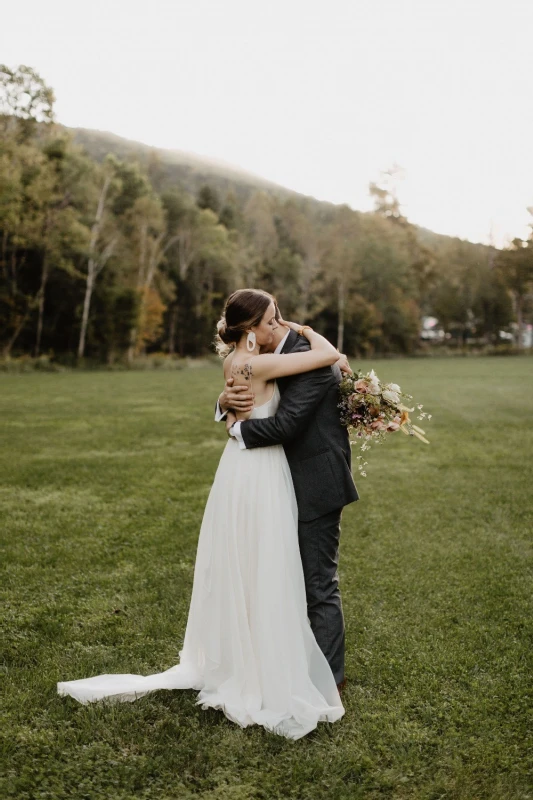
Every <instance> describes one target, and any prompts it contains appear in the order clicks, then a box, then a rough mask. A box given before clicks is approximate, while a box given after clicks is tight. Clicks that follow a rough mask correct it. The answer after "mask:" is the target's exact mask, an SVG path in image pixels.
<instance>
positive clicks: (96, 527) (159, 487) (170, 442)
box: [0, 358, 533, 800]
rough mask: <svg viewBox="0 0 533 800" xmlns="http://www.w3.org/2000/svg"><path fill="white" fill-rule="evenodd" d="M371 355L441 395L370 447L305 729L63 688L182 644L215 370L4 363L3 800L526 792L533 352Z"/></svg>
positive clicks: (390, 371) (159, 697) (141, 669)
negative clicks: (13, 366)
mask: <svg viewBox="0 0 533 800" xmlns="http://www.w3.org/2000/svg"><path fill="white" fill-rule="evenodd" d="M357 366H368V364H362V363H361V362H359V363H358V364H357ZM373 366H374V367H375V368H376V370H377V372H378V374H379V375H380V377H381V378H382V379H389V380H395V381H397V382H399V383H400V384H401V385H402V387H403V388H405V389H407V390H411V391H412V392H413V394H415V397H416V399H417V400H418V401H419V402H422V403H424V404H425V406H426V408H427V410H429V411H430V412H432V413H433V415H434V417H433V420H432V422H431V423H430V424H429V425H427V426H425V427H426V430H427V432H428V437H429V438H430V440H431V445H430V446H429V447H428V446H426V445H424V444H422V443H421V442H418V441H414V440H408V439H407V437H404V436H403V435H402V434H400V433H398V434H397V435H396V436H395V437H392V440H391V441H390V442H389V444H388V445H387V446H385V447H383V448H380V449H378V448H374V449H373V450H371V452H370V458H369V459H368V460H369V462H370V463H369V468H368V469H369V475H368V477H367V478H366V479H358V481H357V483H358V488H359V490H360V494H361V499H360V500H359V501H358V502H357V503H355V504H353V505H351V506H350V507H348V508H347V509H346V511H345V514H344V524H343V532H342V543H341V568H340V575H341V586H342V591H343V602H344V610H345V617H346V626H347V675H348V677H349V680H350V682H349V684H348V687H347V689H346V691H345V693H344V695H343V700H344V704H345V707H346V715H345V717H344V718H343V719H342V720H341V721H340V722H338V723H336V724H334V725H331V726H328V725H325V724H321V725H320V726H319V728H318V729H317V731H315V732H313V733H312V734H311V735H309V736H307V737H305V738H304V739H301V740H299V741H297V742H290V741H287V740H285V739H282V738H280V737H277V736H275V735H272V734H268V733H266V732H265V731H264V730H263V729H260V728H248V729H245V730H241V729H240V728H238V727H237V726H235V725H234V724H233V723H231V722H229V720H227V719H226V718H225V717H224V715H223V714H222V713H221V712H216V711H202V710H201V708H200V707H199V706H196V705H195V703H194V701H195V697H196V693H195V692H193V691H185V692H158V693H155V694H153V695H151V696H148V697H145V698H142V699H140V700H139V701H137V702H136V703H132V704H123V705H118V706H109V705H105V704H104V705H102V704H99V705H92V706H87V707H84V706H80V705H79V704H77V703H76V702H75V701H74V700H72V699H70V698H60V697H59V696H57V695H56V682H57V681H58V680H69V679H74V678H78V677H86V676H89V675H93V674H98V673H103V672H133V673H145V674H146V673H151V672H155V671H160V670H164V669H167V668H168V667H170V666H171V665H172V664H174V663H176V661H177V654H178V650H179V649H180V647H181V644H182V642H183V634H184V631H185V623H186V618H187V609H188V602H189V596H190V590H191V585H192V576H193V565H194V558H195V550H196V542H197V537H198V531H199V527H200V522H201V517H202V511H203V507H204V503H205V501H206V498H207V495H208V492H209V487H210V484H211V481H212V478H213V475H214V472H215V469H216V466H217V462H218V459H219V456H220V453H221V450H222V448H223V446H224V443H225V433H224V430H223V429H222V428H221V427H220V426H217V425H215V424H214V422H213V421H212V419H213V413H212V412H213V406H214V398H215V395H216V394H217V392H218V387H219V385H220V374H219V369H218V368H216V367H214V366H208V367H204V368H202V369H200V368H198V369H193V368H191V369H186V370H182V371H177V372H161V373H158V372H131V373H105V372H97V373H64V374H29V375H8V376H0V414H1V464H0V477H1V484H0V519H1V527H2V540H3V557H2V567H3V574H2V582H1V592H2V600H3V628H4V631H3V635H2V651H3V653H2V662H1V665H2V666H1V670H2V685H3V703H2V710H1V718H0V721H1V726H0V727H1V736H2V742H3V745H2V747H3V757H4V763H5V765H6V766H5V769H4V771H3V776H2V782H1V784H0V796H1V797H2V798H17V800H30V799H31V800H33V798H39V799H40V800H63V798H74V799H75V800H77V799H78V798H87V800H104V799H105V800H114V799H115V798H117V799H120V800H130V798H131V799H132V800H133V798H136V799H137V798H146V799H147V800H148V799H149V800H171V799H172V800H173V799H174V798H198V797H201V798H205V799H206V800H207V798H209V800H215V799H216V800H225V799H226V798H227V799H228V800H229V799H230V798H231V800H249V798H257V799H258V800H259V799H260V800H271V798H297V799H298V800H321V799H322V798H334V799H335V800H348V799H349V800H358V798H364V800H375V799H376V800H377V798H380V799H382V798H391V800H392V799H393V798H394V800H396V798H398V799H402V798H423V800H484V799H485V798H487V799H488V798H491V799H494V800H526V798H533V714H532V701H533V669H532V667H533V663H532V662H533V659H532V645H533V636H532V632H533V620H532V612H533V608H532V606H533V602H532V599H533V598H532V595H533V592H532V587H533V583H532V566H533V559H532V528H533V524H532V522H533V503H532V478H533V475H532V470H531V463H532V453H533V432H532V428H533V426H532V412H533V395H532V390H533V360H531V359H528V358H514V359H512V358H510V359H496V358H492V359H490V358H480V359H453V360H452V359H450V360H434V361H431V360H405V361H385V362H377V363H375V364H374V365H373Z"/></svg>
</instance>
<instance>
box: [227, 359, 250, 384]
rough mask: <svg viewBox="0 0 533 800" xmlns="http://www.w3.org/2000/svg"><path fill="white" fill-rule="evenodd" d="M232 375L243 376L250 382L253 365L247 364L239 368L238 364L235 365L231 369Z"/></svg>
mask: <svg viewBox="0 0 533 800" xmlns="http://www.w3.org/2000/svg"><path fill="white" fill-rule="evenodd" d="M231 374H232V375H242V377H243V378H244V380H245V381H249V380H250V378H251V377H252V365H251V364H248V363H247V364H243V365H242V366H237V364H235V365H234V366H232V368H231Z"/></svg>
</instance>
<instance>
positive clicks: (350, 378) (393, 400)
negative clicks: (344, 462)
mask: <svg viewBox="0 0 533 800" xmlns="http://www.w3.org/2000/svg"><path fill="white" fill-rule="evenodd" d="M339 390H340V402H339V409H340V416H341V423H342V424H343V425H344V427H346V428H348V432H349V435H350V443H351V444H352V445H353V444H360V448H361V453H362V454H361V455H359V456H357V461H358V462H359V463H358V469H359V474H360V475H362V476H363V477H366V471H365V467H366V466H367V464H368V462H367V461H365V455H366V452H367V451H368V450H370V448H371V444H370V442H371V441H373V442H375V443H376V444H381V442H383V441H385V438H386V437H387V434H388V433H394V432H396V431H402V432H403V433H405V434H406V435H407V436H415V437H416V438H417V439H420V441H422V442H425V444H429V442H428V440H427V439H426V438H425V431H424V430H422V428H420V427H419V426H418V425H415V424H414V423H413V421H412V420H411V419H410V417H409V414H412V413H413V412H415V411H416V412H418V413H417V420H419V421H422V420H424V419H427V420H430V419H431V414H428V413H427V412H426V411H423V410H422V409H423V406H422V405H421V404H415V405H413V406H412V407H411V408H410V407H409V406H410V404H411V403H413V396H412V395H410V394H407V393H406V392H402V390H401V389H400V387H399V386H398V384H397V383H382V382H381V381H380V379H379V378H378V376H377V375H376V373H375V372H374V370H371V371H370V372H369V373H367V374H363V373H362V372H354V374H353V375H344V376H343V379H342V381H341V383H340V386H339Z"/></svg>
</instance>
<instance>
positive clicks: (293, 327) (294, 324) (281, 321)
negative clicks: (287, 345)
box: [278, 317, 303, 331]
mask: <svg viewBox="0 0 533 800" xmlns="http://www.w3.org/2000/svg"><path fill="white" fill-rule="evenodd" d="M278 325H283V326H284V327H285V328H290V329H291V331H299V330H301V328H303V325H299V324H298V323H297V322H287V320H285V319H282V318H281V317H280V318H279V319H278Z"/></svg>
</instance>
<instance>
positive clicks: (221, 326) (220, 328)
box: [217, 317, 228, 336]
mask: <svg viewBox="0 0 533 800" xmlns="http://www.w3.org/2000/svg"><path fill="white" fill-rule="evenodd" d="M227 327H228V326H227V323H226V317H220V319H219V321H218V322H217V333H218V335H219V336H223V335H224V334H225V333H226V328H227Z"/></svg>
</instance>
